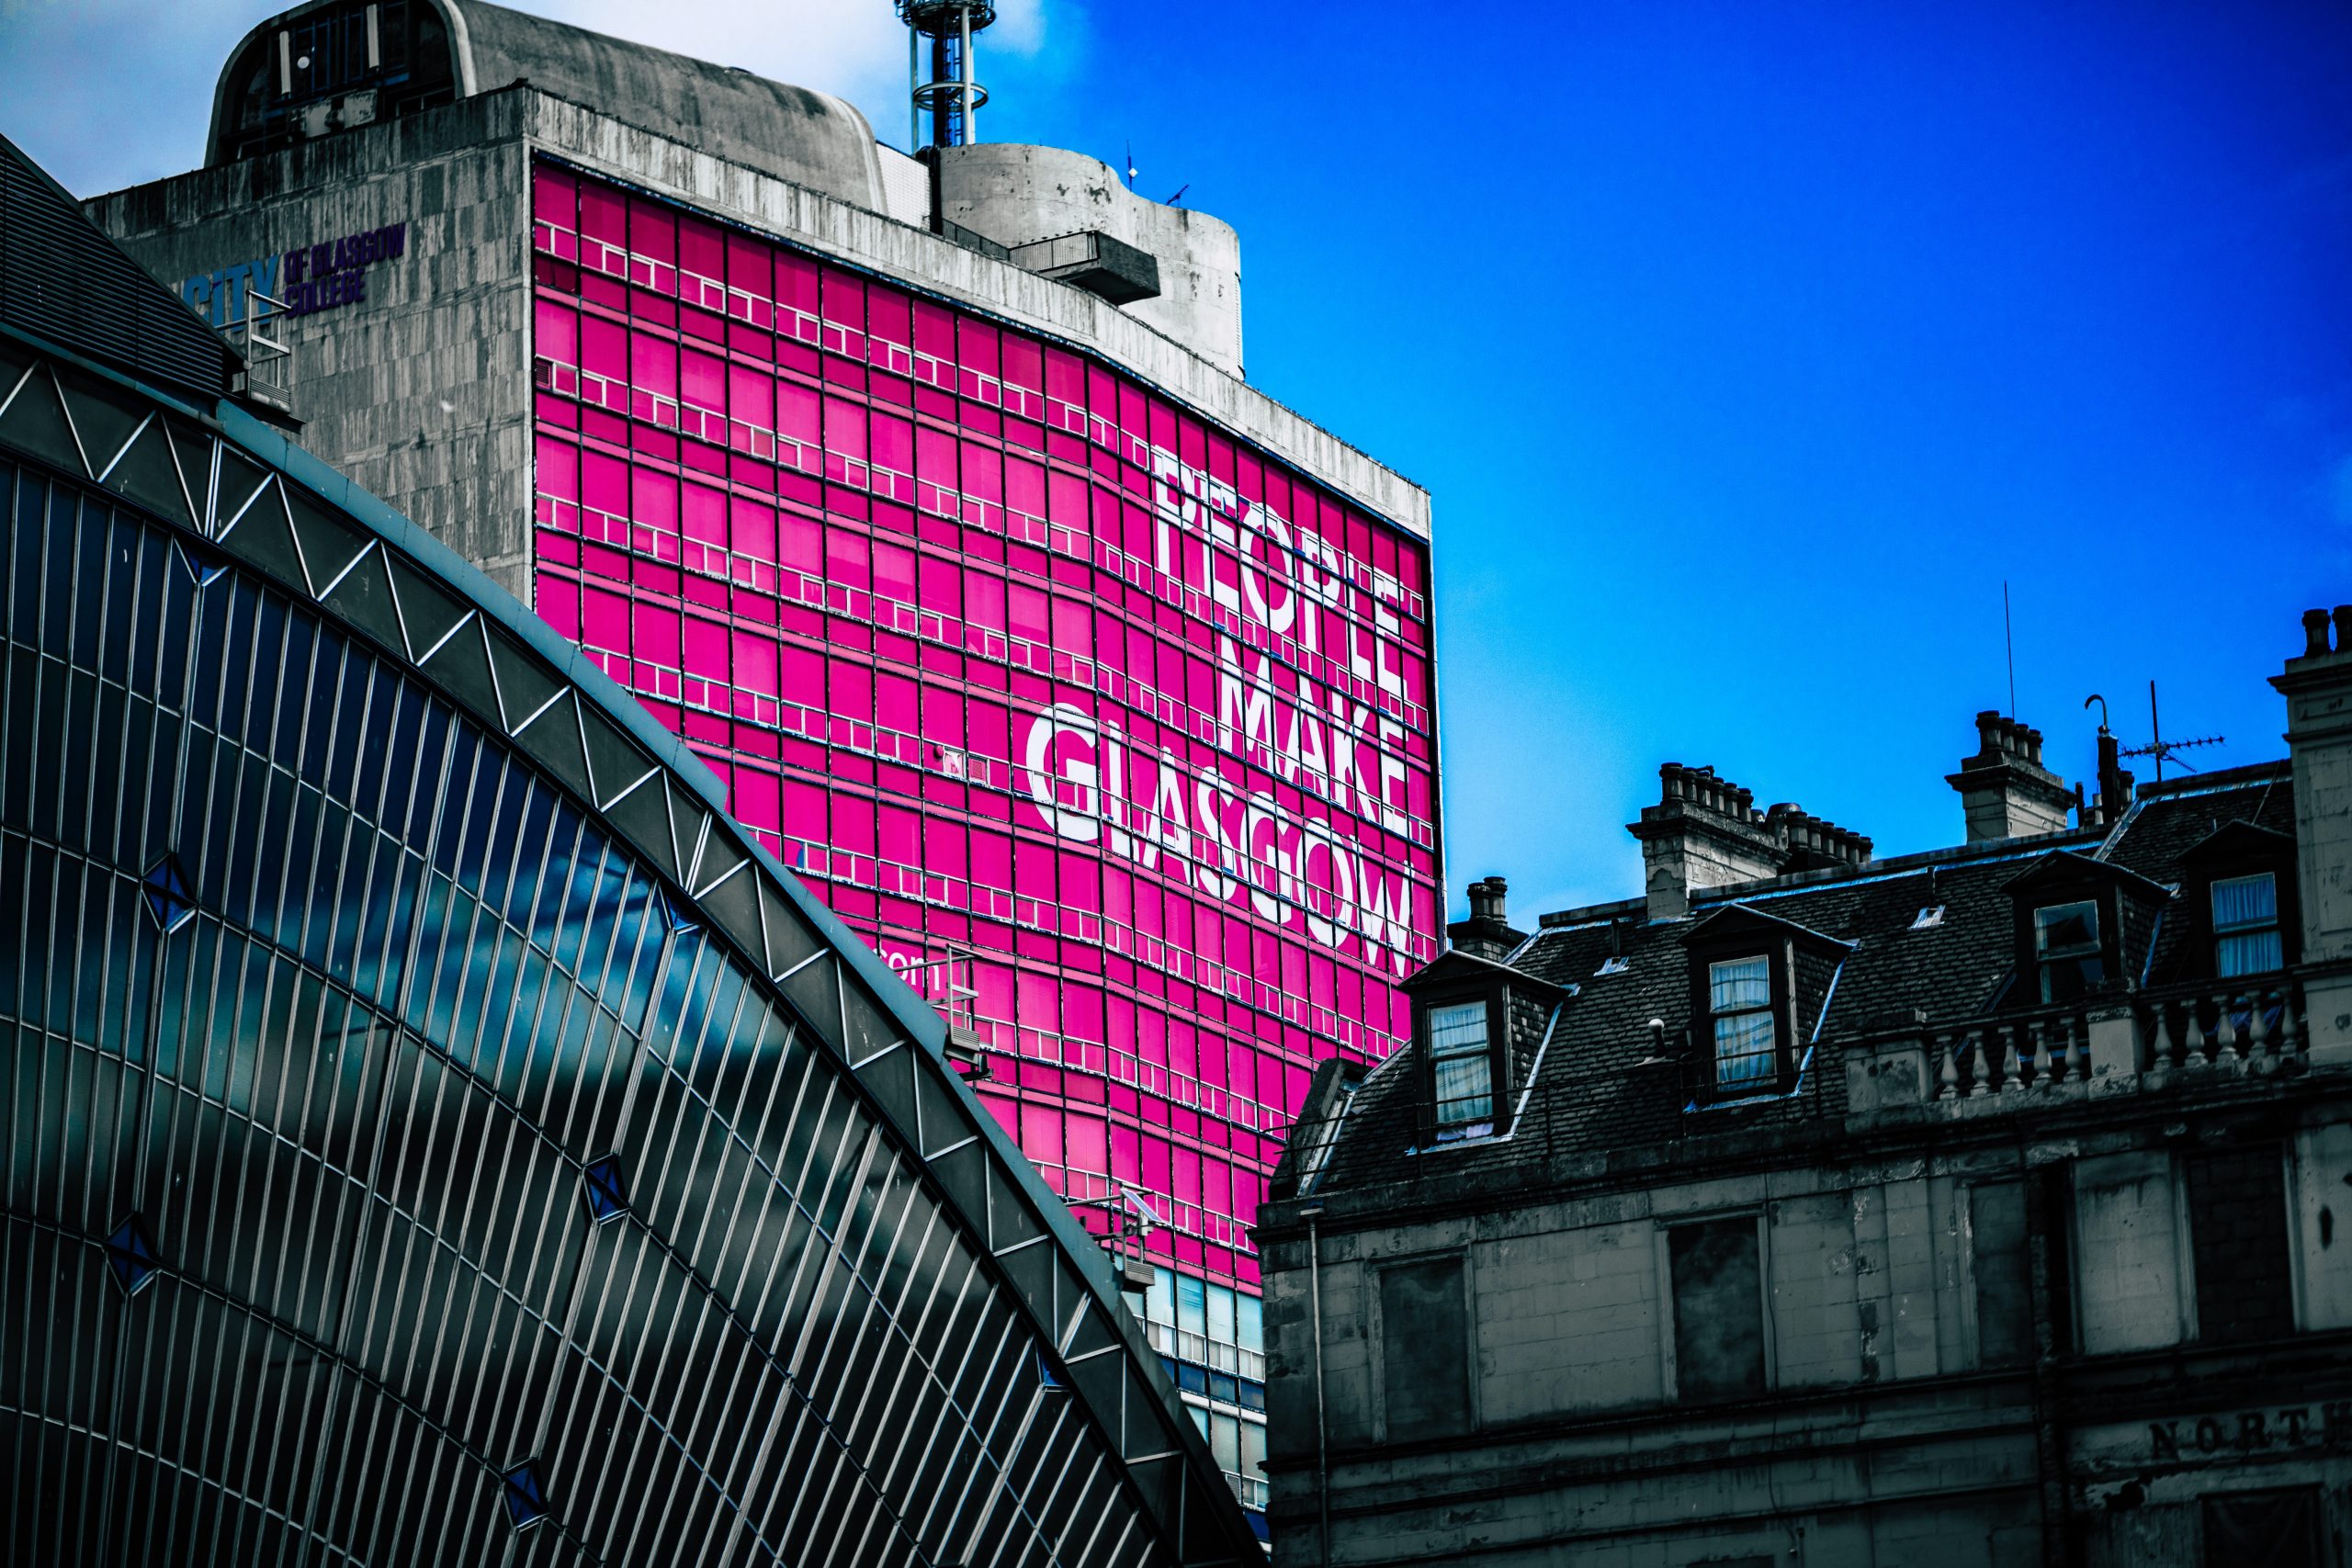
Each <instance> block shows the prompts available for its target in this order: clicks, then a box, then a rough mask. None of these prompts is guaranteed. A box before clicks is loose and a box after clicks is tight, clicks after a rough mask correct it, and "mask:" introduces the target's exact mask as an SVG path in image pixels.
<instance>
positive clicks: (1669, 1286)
mask: <svg viewBox="0 0 2352 1568" xmlns="http://www.w3.org/2000/svg"><path fill="white" fill-rule="evenodd" d="M1738 1220H1747V1221H1748V1222H1750V1223H1751V1224H1754V1225H1755V1227H1756V1296H1757V1301H1756V1313H1757V1319H1756V1321H1757V1332H1758V1337H1759V1338H1760V1340H1761V1344H1762V1348H1763V1362H1764V1367H1763V1387H1762V1389H1761V1390H1759V1391H1758V1393H1755V1394H1753V1395H1729V1396H1725V1395H1707V1396H1704V1397H1703V1401H1701V1400H1700V1396H1693V1395H1686V1394H1685V1393H1684V1392H1683V1377H1682V1366H1681V1352H1680V1350H1679V1348H1678V1345H1677V1343H1676V1341H1677V1336H1678V1334H1679V1321H1680V1320H1679V1315H1678V1314H1679V1308H1678V1306H1677V1303H1676V1300H1675V1294H1674V1233H1675V1232H1676V1231H1678V1230H1689V1229H1692V1228H1694V1227H1696V1226H1699V1225H1711V1224H1724V1223H1725V1222H1728V1221H1738ZM1653 1234H1654V1235H1656V1237H1657V1240H1656V1243H1655V1256H1656V1261H1657V1289H1658V1301H1659V1303H1661V1311H1660V1313H1659V1317H1658V1335H1657V1354H1658V1388H1659V1391H1660V1393H1662V1394H1663V1395H1664V1396H1665V1399H1666V1402H1667V1403H1668V1404H1691V1403H1694V1402H1702V1403H1703V1404H1709V1405H1713V1404H1737V1403H1738V1402H1739V1400H1740V1399H1742V1398H1758V1399H1770V1398H1771V1397H1772V1396H1773V1395H1775V1394H1777V1393H1779V1392H1780V1389H1781V1359H1780V1343H1779V1341H1780V1334H1779V1330H1778V1327H1777V1325H1775V1323H1774V1321H1773V1315H1772V1226H1771V1223H1770V1214H1768V1213H1766V1212H1765V1211H1764V1210H1763V1209H1760V1208H1753V1209H1751V1208H1738V1209H1729V1210H1715V1211H1713V1212H1710V1213H1690V1214H1676V1215H1674V1216H1672V1217H1671V1218H1666V1219H1660V1220H1659V1221H1658V1222H1657V1226H1656V1229H1655V1231H1654V1233H1653Z"/></svg>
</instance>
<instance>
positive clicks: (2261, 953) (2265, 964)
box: [2213, 926, 2286, 979]
mask: <svg viewBox="0 0 2352 1568" xmlns="http://www.w3.org/2000/svg"><path fill="white" fill-rule="evenodd" d="M2213 960H2214V967H2215V968H2216V969H2218V970H2220V971H2221V974H2222V978H2223V979H2227V978H2228V977H2229V976H2233V975H2267V974H2268V973H2270V971H2272V970H2273V969H2278V968H2282V967H2284V966H2285V964H2286V958H2285V955H2284V954H2283V953H2280V952H2279V949H2278V928H2277V927H2276V926H2273V927H2272V928H2271V929H2270V930H2268V931H2241V932H2239V933H2238V934H2237V935H2235V936H2225V937H2223V938H2222V940H2221V942H2219V943H2217V944H2216V945H2215V947H2214V950H2213Z"/></svg>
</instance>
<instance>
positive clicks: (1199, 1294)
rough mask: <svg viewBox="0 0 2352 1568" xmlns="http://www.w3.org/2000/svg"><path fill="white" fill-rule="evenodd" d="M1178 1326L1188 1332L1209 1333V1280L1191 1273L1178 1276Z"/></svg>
mask: <svg viewBox="0 0 2352 1568" xmlns="http://www.w3.org/2000/svg"><path fill="white" fill-rule="evenodd" d="M1176 1326H1177V1327H1179V1328H1181V1329H1182V1330H1183V1331H1184V1332H1185V1333H1187V1334H1199V1335H1206V1334H1207V1332H1208V1326H1209V1325H1208V1281H1207V1280H1201V1279H1197V1278H1195V1277H1194V1276H1193V1275H1190V1274H1179V1275H1177V1276H1176Z"/></svg>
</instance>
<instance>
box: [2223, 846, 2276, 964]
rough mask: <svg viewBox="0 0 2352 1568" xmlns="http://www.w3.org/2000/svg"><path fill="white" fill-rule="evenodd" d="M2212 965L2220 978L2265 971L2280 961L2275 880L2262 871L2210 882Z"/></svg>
mask: <svg viewBox="0 0 2352 1568" xmlns="http://www.w3.org/2000/svg"><path fill="white" fill-rule="evenodd" d="M2213 935H2214V943H2213V966H2214V968H2215V969H2216V970H2217V971H2218V972H2219V973H2220V974H2221V975H2222V976H2223V977H2224V978H2226V977H2228V976H2233V975H2267V974H2268V973H2269V972H2270V971H2271V970H2273V969H2277V968H2278V967H2280V966H2281V965H2282V964H2284V963H2285V962H2286V955H2285V953H2283V952H2282V951H2281V949H2280V948H2279V945H2278V880H2277V879H2276V878H2275V877H2273V876H2272V875H2271V874H2270V873H2268V872H2267V871H2266V872H2263V873H2261V874H2257V875H2254V876H2233V877H2231V878H2229V879H2228V880H2227V881H2223V882H2216V883H2215V884H2213Z"/></svg>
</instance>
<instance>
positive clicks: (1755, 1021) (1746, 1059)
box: [1715, 1011, 1775, 1084]
mask: <svg viewBox="0 0 2352 1568" xmlns="http://www.w3.org/2000/svg"><path fill="white" fill-rule="evenodd" d="M1774 1055H1775V1052H1774V1051H1773V1037H1772V1015H1771V1013H1770V1012H1769V1011H1766V1012H1744V1013H1737V1014H1735V1015H1734V1016H1732V1017H1730V1018H1719V1019H1717V1020H1715V1081H1716V1082H1717V1083H1719V1084H1734V1083H1750V1082H1753V1081H1755V1080H1756V1079H1758V1078H1769V1077H1771V1076H1772V1072H1773V1057H1774Z"/></svg>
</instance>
